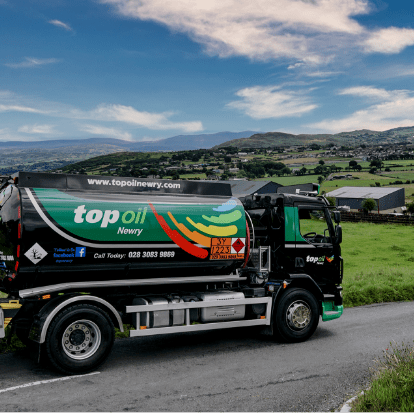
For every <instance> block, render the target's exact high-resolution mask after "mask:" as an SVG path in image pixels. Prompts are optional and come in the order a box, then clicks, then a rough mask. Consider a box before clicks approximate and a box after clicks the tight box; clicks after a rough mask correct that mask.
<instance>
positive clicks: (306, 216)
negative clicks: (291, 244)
mask: <svg viewBox="0 0 414 414" xmlns="http://www.w3.org/2000/svg"><path fill="white" fill-rule="evenodd" d="M295 208H296V209H297V214H298V216H297V221H296V223H295V224H296V226H295V245H296V246H295V247H296V248H295V272H297V273H306V274H308V275H309V276H311V277H312V278H313V279H314V280H315V281H319V282H320V283H336V277H335V276H336V274H337V273H338V270H337V269H338V265H339V260H340V258H339V255H338V254H335V250H336V249H335V248H334V245H333V240H334V228H333V224H332V220H331V216H330V214H329V210H328V209H327V208H326V207H324V206H321V205H315V206H312V205H301V204H296V203H295Z"/></svg>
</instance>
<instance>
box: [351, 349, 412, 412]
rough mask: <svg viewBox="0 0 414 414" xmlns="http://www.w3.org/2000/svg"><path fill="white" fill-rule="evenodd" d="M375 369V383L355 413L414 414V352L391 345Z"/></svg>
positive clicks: (354, 408) (353, 408)
mask: <svg viewBox="0 0 414 414" xmlns="http://www.w3.org/2000/svg"><path fill="white" fill-rule="evenodd" d="M375 362H376V364H375V365H374V367H373V368H372V375H373V376H372V383H371V386H370V388H369V389H368V390H366V391H364V394H363V395H360V396H358V397H357V398H356V399H355V400H354V401H353V402H352V403H351V411H353V412H397V411H398V412H414V392H413V389H414V348H413V346H408V345H405V344H404V343H403V344H401V345H397V344H395V343H394V344H393V343H391V344H390V346H389V347H388V348H387V349H386V350H385V351H384V354H383V356H382V358H380V359H379V360H377V361H375Z"/></svg>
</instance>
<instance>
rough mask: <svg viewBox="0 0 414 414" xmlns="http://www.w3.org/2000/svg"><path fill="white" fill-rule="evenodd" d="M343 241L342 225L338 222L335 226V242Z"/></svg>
mask: <svg viewBox="0 0 414 414" xmlns="http://www.w3.org/2000/svg"><path fill="white" fill-rule="evenodd" d="M341 243H342V227H341V226H340V225H339V224H338V225H337V226H335V244H341Z"/></svg>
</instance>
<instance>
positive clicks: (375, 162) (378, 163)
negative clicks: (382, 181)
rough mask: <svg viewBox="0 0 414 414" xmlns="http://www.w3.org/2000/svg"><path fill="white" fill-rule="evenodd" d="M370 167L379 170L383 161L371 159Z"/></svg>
mask: <svg viewBox="0 0 414 414" xmlns="http://www.w3.org/2000/svg"><path fill="white" fill-rule="evenodd" d="M369 166H370V167H373V168H374V167H376V168H378V169H379V170H380V171H381V168H382V167H383V166H384V163H383V162H382V161H381V160H372V161H371V163H370V164H369Z"/></svg>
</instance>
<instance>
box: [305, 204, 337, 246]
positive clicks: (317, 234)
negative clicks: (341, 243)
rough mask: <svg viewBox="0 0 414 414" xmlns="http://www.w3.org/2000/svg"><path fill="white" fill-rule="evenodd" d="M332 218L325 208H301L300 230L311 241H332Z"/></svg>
mask: <svg viewBox="0 0 414 414" xmlns="http://www.w3.org/2000/svg"><path fill="white" fill-rule="evenodd" d="M329 227H330V218H329V215H328V212H327V211H326V210H325V209H311V208H300V209H299V231H300V234H301V236H302V237H303V238H304V239H305V240H306V241H308V242H309V243H331V235H330V233H329Z"/></svg>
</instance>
